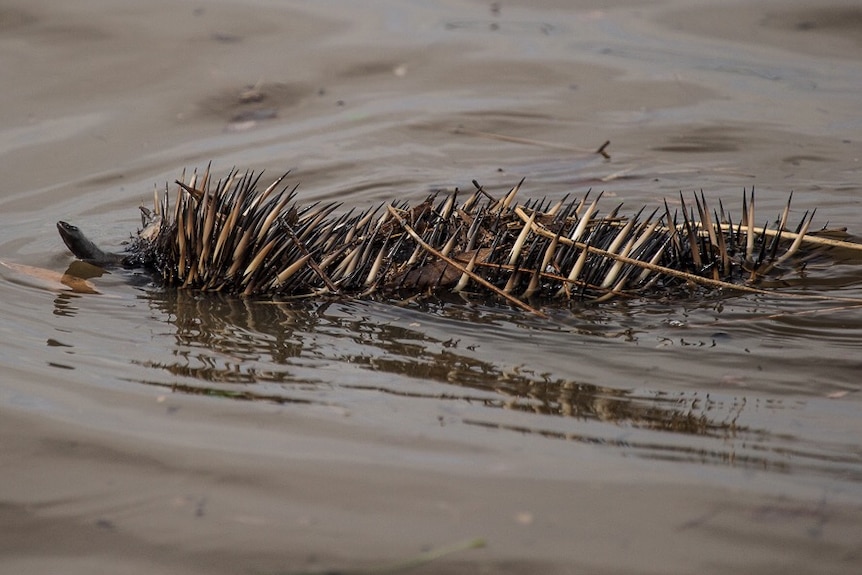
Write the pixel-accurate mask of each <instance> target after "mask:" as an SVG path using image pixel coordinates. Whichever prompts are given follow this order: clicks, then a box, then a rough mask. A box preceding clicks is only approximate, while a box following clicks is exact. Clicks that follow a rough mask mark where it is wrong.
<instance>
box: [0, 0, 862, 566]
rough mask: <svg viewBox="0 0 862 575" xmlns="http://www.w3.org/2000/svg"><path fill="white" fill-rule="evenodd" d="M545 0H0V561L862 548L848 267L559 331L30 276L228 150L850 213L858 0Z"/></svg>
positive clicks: (724, 560)
mask: <svg viewBox="0 0 862 575" xmlns="http://www.w3.org/2000/svg"><path fill="white" fill-rule="evenodd" d="M520 4H524V6H520ZM527 4H528V3H526V2H523V3H518V2H500V3H495V4H493V5H492V4H491V3H488V2H466V1H448V2H442V1H441V2H423V3H404V2H391V1H389V2H388V1H380V2H374V3H364V4H363V5H362V7H359V6H358V5H357V4H355V3H350V2H340V1H329V2H316V3H313V4H312V3H299V2H291V3H279V4H271V3H266V2H255V1H249V2H222V3H218V4H210V3H174V2H150V3H146V4H143V3H142V4H140V5H139V4H121V3H114V2H107V1H98V0H87V1H85V2H78V3H75V5H74V6H71V5H66V4H62V5H57V4H56V3H49V2H39V1H37V2H26V3H25V2H18V3H16V2H6V3H4V6H3V7H2V8H0V46H2V53H3V58H2V60H0V77H2V79H3V88H2V90H0V170H2V174H3V180H2V181H3V183H2V187H0V221H2V226H0V260H2V261H3V262H5V263H8V264H12V265H13V267H12V268H5V267H4V268H3V269H2V281H0V310H2V316H3V318H4V319H3V322H2V324H0V326H2V327H0V337H2V347H0V365H2V384H0V437H2V440H0V454H2V462H3V472H2V474H1V475H0V533H2V536H0V570H2V571H3V572H9V573H20V572H24V571H26V572H55V571H57V570H60V569H62V570H63V572H66V573H93V572H111V573H114V572H117V571H120V570H122V571H123V572H127V573H180V572H182V573H193V572H201V573H204V572H206V573H222V572H223V573H237V572H254V573H292V572H299V571H325V570H336V571H338V572H342V571H347V572H349V571H350V570H353V569H357V568H373V567H377V566H381V565H387V564H389V563H391V562H394V561H399V560H402V559H405V558H410V557H415V556H417V555H418V554H419V553H421V552H423V551H425V550H429V549H439V548H442V547H445V546H447V545H451V544H458V543H464V542H470V541H472V540H474V539H476V538H481V539H482V540H483V541H484V543H485V546H484V547H482V548H479V549H469V550H461V551H459V552H456V553H452V554H449V555H447V556H445V557H443V558H440V559H437V560H435V561H434V562H432V563H431V564H430V565H426V566H425V567H421V568H420V569H418V570H417V571H416V572H427V573H432V572H434V573H437V572H453V573H454V572H483V573H497V572H499V573H535V572H545V573H571V572H576V573H591V572H603V573H604V572H625V573H639V572H644V573H648V572H649V573H667V572H677V573H684V572H686V573H688V572H695V571H697V572H702V573H718V572H728V571H731V570H733V571H737V572H747V571H751V572H755V571H756V572H758V573H763V572H787V571H788V570H796V571H817V572H848V573H855V572H858V567H859V565H860V564H862V528H860V525H862V448H860V441H859V438H860V435H862V394H860V391H862V388H860V385H862V384H860V375H859V374H860V367H862V355H860V349H862V347H860V343H859V342H860V338H862V308H860V307H858V302H859V300H862V267H860V265H862V262H860V261H859V260H860V258H859V257H858V256H853V255H841V256H840V257H837V259H836V261H832V260H830V261H825V262H819V261H818V262H812V263H811V264H810V265H809V268H808V269H807V272H806V274H805V276H804V277H803V278H801V279H799V278H797V279H795V280H794V281H793V284H792V285H787V286H784V288H783V289H782V290H779V293H776V294H775V295H769V296H767V295H759V296H754V295H752V296H743V295H740V296H736V297H714V298H709V299H704V300H691V301H628V302H617V303H614V302H610V303H608V304H605V305H602V306H574V307H572V308H566V307H560V308H552V309H549V310H548V313H549V314H550V316H551V317H550V319H548V320H545V319H537V318H534V317H531V316H529V315H528V314H526V313H524V312H520V311H515V310H512V309H509V308H507V307H506V306H503V305H500V304H498V303H494V302H476V301H467V302H465V301H448V302H433V301H416V302H411V303H407V304H405V305H393V304H392V303H381V302H363V301H339V302H331V301H330V302H306V303H301V304H296V303H294V304H290V305H287V304H284V303H278V302H270V301H263V302H259V301H247V300H243V299H239V298H227V297H211V296H201V295H199V294H194V293H188V292H183V291H179V292H178V291H170V290H164V289H160V288H159V287H158V286H154V285H151V284H150V283H149V282H148V278H146V277H144V276H139V275H135V274H132V273H129V272H122V271H114V272H112V273H110V274H103V275H98V270H87V269H82V268H79V267H77V268H75V269H73V270H72V271H74V272H75V273H76V274H78V275H84V276H93V277H90V280H89V281H90V282H91V287H92V289H94V290H95V291H97V292H98V293H81V291H80V290H79V291H72V290H70V289H68V287H67V286H65V285H63V284H60V283H59V282H58V279H57V277H56V276H51V275H48V273H47V272H44V271H42V272H34V271H33V270H32V269H30V268H22V267H20V266H32V267H34V268H39V269H41V270H49V271H51V272H55V273H56V274H61V273H62V272H64V271H66V270H67V268H69V266H70V264H72V258H71V256H70V254H68V253H67V251H66V250H65V249H64V247H63V245H62V243H61V241H60V239H59V237H58V236H57V234H56V231H55V222H56V221H57V220H59V219H66V220H69V221H72V222H74V223H76V224H78V225H80V226H81V227H82V228H84V229H85V230H87V231H88V232H90V235H91V236H93V237H94V238H96V239H97V240H98V241H99V242H101V243H103V244H105V245H106V246H110V247H114V248H118V249H119V248H120V247H121V245H122V242H123V241H124V240H125V239H127V238H128V236H129V233H131V232H133V231H134V230H135V228H136V225H138V222H139V217H138V214H137V206H138V205H141V204H146V203H148V202H149V201H150V198H151V197H152V191H153V186H154V185H157V186H164V184H165V182H168V181H172V180H173V179H175V178H176V177H178V176H179V174H180V173H181V171H182V170H183V169H184V168H188V169H194V168H195V167H198V168H202V167H204V166H206V165H207V163H208V162H210V161H211V162H212V165H213V169H214V170H215V171H216V172H218V173H220V174H224V173H226V172H227V171H228V170H229V169H230V168H231V167H233V166H237V167H240V168H242V169H245V168H251V169H255V170H261V169H263V170H266V171H267V174H269V175H272V176H273V177H274V176H275V175H277V174H280V173H282V172H283V171H286V170H292V174H291V176H289V179H291V181H292V182H298V183H300V184H301V188H300V189H301V191H302V194H303V196H302V197H304V198H305V199H307V200H308V201H314V200H319V199H333V198H337V199H339V200H340V201H342V202H344V204H345V205H346V206H347V207H354V206H355V207H364V206H367V205H368V204H370V203H373V202H379V201H388V200H391V199H394V198H398V199H406V200H414V201H415V200H420V199H422V198H424V196H425V194H426V193H427V191H428V190H429V189H435V188H453V187H456V186H457V187H462V188H464V187H470V186H471V184H470V181H471V180H472V179H477V180H479V181H480V182H481V183H482V184H483V185H484V186H485V187H486V188H488V189H489V190H492V191H494V192H496V193H503V192H505V191H506V190H507V189H508V187H509V186H511V185H512V184H514V183H515V182H517V181H518V180H519V179H520V178H522V177H526V178H527V180H526V183H525V186H524V190H525V192H524V193H525V197H526V196H548V197H554V198H557V197H562V196H563V195H564V194H567V193H572V194H575V195H580V194H583V193H585V192H586V190H587V189H589V188H593V189H594V190H603V191H604V193H605V201H606V202H607V203H606V204H605V205H606V208H607V209H610V208H611V207H613V206H614V205H616V204H617V203H619V202H625V204H626V205H627V206H629V207H630V209H631V211H634V210H636V209H637V208H639V207H640V206H642V205H644V204H648V205H657V203H658V202H660V201H661V200H662V199H663V198H665V197H670V198H671V199H672V200H673V198H674V197H676V195H677V194H678V192H679V191H680V190H683V191H685V192H686V193H688V192H691V191H693V190H698V191H699V190H701V189H702V190H703V191H704V194H706V195H707V197H709V198H710V199H711V200H713V201H714V202H717V200H718V199H721V200H722V202H723V203H724V204H725V205H726V206H732V207H733V208H735V209H736V210H738V208H739V202H740V198H741V193H742V190H743V188H750V187H751V186H756V188H757V193H758V210H762V211H760V212H759V213H760V219H761V220H763V221H767V220H768V219H770V218H772V217H774V216H775V215H777V214H778V211H779V210H780V209H781V207H782V206H783V205H784V203H785V201H786V198H787V194H789V193H790V192H791V191H792V192H793V194H794V195H793V206H794V211H793V216H794V217H795V218H799V217H801V215H802V213H804V211H805V210H811V209H814V208H817V215H816V217H815V223H816V224H817V225H819V226H821V227H822V226H828V227H830V228H841V227H847V228H849V229H850V230H851V232H852V231H855V232H856V233H862V203H860V200H859V198H860V192H862V183H860V182H862V166H860V157H862V122H861V121H860V118H862V104H860V97H859V94H860V93H862V60H860V57H859V54H862V11H860V10H859V8H858V7H856V6H854V4H855V3H853V2H845V3H840V2H830V3H827V4H823V3H815V2H810V3H794V2H777V3H768V2H767V3H754V4H752V3H747V4H745V5H739V6H732V7H730V6H728V5H727V4H726V3H723V2H709V1H704V2H679V3H675V2H672V1H669V2H654V3H649V4H643V3H628V2H612V3H606V2H553V1H544V2H530V3H529V8H527V7H526V5H527ZM606 140H610V141H611V145H610V147H609V148H608V150H609V151H610V154H611V158H610V159H609V160H606V159H603V158H602V157H600V156H598V155H596V154H594V153H593V152H594V150H595V149H596V148H598V147H599V146H600V145H601V144H602V143H603V142H604V141H606ZM265 177H266V176H265ZM16 266H17V267H16ZM785 293H795V294H798V293H802V294H807V295H809V296H814V297H805V298H800V297H788V296H786V295H784V294H785ZM818 298H819V299H818Z"/></svg>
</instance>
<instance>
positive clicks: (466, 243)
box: [58, 171, 811, 301]
mask: <svg viewBox="0 0 862 575" xmlns="http://www.w3.org/2000/svg"><path fill="white" fill-rule="evenodd" d="M283 178H284V177H282V178H279V179H278V180H276V181H275V182H273V183H272V184H271V185H270V186H268V187H267V188H266V189H264V190H262V191H261V190H259V189H258V187H257V186H258V183H259V179H260V175H259V174H257V175H256V174H254V173H252V172H245V173H241V172H237V171H234V172H231V173H230V174H229V175H228V176H227V177H226V178H225V179H223V180H219V181H218V182H217V183H215V184H212V183H211V181H210V176H209V172H208V171H207V173H205V174H204V175H203V176H202V177H198V176H197V175H193V176H192V177H191V179H190V180H189V181H188V182H186V183H182V182H177V184H178V188H177V191H176V193H175V194H174V195H173V197H172V198H171V196H170V194H169V193H168V191H165V193H164V194H162V195H159V194H156V200H155V207H154V210H153V211H152V212H150V211H149V210H146V209H143V208H142V211H143V212H144V227H143V229H142V230H141V231H140V232H139V233H138V235H137V236H136V237H135V238H134V239H133V241H132V243H131V245H130V247H129V248H128V250H127V252H126V253H125V254H122V256H121V257H122V261H123V263H124V264H125V265H127V266H143V267H145V268H148V269H150V270H153V271H154V272H155V273H156V274H157V275H158V277H160V278H161V280H162V281H163V282H164V283H165V284H166V285H170V286H178V287H182V288H189V289H197V290H205V291H220V292H227V293H232V294H242V295H247V296H253V295H279V296H291V297H313V296H320V295H325V294H340V295H345V296H351V297H362V296H368V295H373V294H382V295H404V294H414V293H422V292H427V291H435V290H454V291H466V292H480V293H488V294H496V295H497V296H501V297H505V298H508V299H511V300H513V301H516V300H527V299H531V298H568V299H587V300H595V299H608V298H610V297H614V296H618V295H626V294H627V295H635V296H643V295H650V294H655V293H663V294H664V293H668V292H669V291H672V290H673V289H674V288H679V287H680V286H684V285H687V284H688V285H693V284H701V285H707V286H712V287H726V286H727V285H728V283H727V282H733V283H736V284H741V283H744V282H750V281H752V280H756V279H757V278H758V277H759V276H760V275H761V274H763V273H765V272H766V271H768V270H770V269H772V268H773V267H774V266H775V265H777V264H780V263H782V262H784V261H785V260H787V259H788V258H789V257H791V256H792V255H793V253H794V252H795V251H796V250H797V248H798V247H799V245H800V241H799V238H804V237H805V235H806V233H807V231H808V227H809V225H810V222H811V218H810V217H809V216H808V214H807V213H806V215H805V216H803V218H802V222H801V223H800V224H799V226H798V227H797V228H796V230H795V231H793V232H790V231H788V230H787V228H786V226H787V214H788V211H789V210H785V212H784V214H783V215H782V217H781V218H780V221H779V223H778V227H777V229H776V230H775V231H770V230H763V229H758V230H757V231H755V226H754V196H753V193H752V195H751V196H750V199H746V200H744V202H743V204H744V205H743V214H742V218H741V220H740V221H738V222H736V223H735V224H734V223H732V222H730V221H729V215H728V214H726V213H725V212H724V209H723V207H722V208H721V210H720V211H719V212H718V213H715V212H710V210H709V208H708V207H707V204H706V201H705V198H704V197H703V195H702V194H701V196H700V197H698V196H695V201H694V204H695V205H694V207H692V208H689V207H687V206H686V205H685V203H684V202H683V204H682V206H681V208H680V209H679V210H677V211H675V212H671V210H670V208H669V207H668V205H667V203H665V205H664V206H663V207H662V208H661V209H657V210H655V211H653V212H652V213H650V214H648V215H644V211H643V210H641V211H640V212H638V213H637V214H635V215H633V216H630V217H624V216H620V215H618V212H619V207H618V208H617V209H614V210H613V211H612V212H611V213H610V214H608V215H604V216H600V215H599V213H598V207H597V206H598V200H599V197H600V196H601V194H599V197H597V198H595V200H589V199H588V196H589V194H587V197H585V198H583V199H581V200H572V201H567V200H561V201H559V202H556V203H551V202H549V201H544V200H542V201H528V202H526V203H525V204H522V205H519V204H517V203H516V202H515V196H516V195H517V193H518V191H519V188H520V186H521V184H520V183H519V184H518V185H516V186H515V187H514V188H512V189H511V190H510V191H509V192H508V193H507V194H506V195H505V196H504V197H503V198H501V199H495V198H493V197H491V196H490V195H489V194H487V193H486V192H485V191H484V190H483V189H482V188H481V187H480V186H478V184H477V185H476V190H475V191H474V192H472V194H469V195H467V197H466V198H464V199H463V200H462V199H461V198H460V197H459V196H460V195H461V194H459V193H458V192H457V191H456V192H452V193H446V194H431V195H430V196H429V197H428V198H427V199H426V200H425V201H424V202H422V203H420V204H418V205H415V206H409V205H407V204H406V203H393V204H389V205H380V206H377V207H376V208H374V209H370V210H368V211H364V212H361V213H355V212H353V211H351V212H348V213H344V214H341V215H338V214H336V211H337V210H338V208H339V205H338V204H335V203H315V204H311V205H307V206H303V205H301V204H299V203H297V202H296V199H295V198H296V189H295V188H287V187H283V186H282V181H283ZM474 183H475V182H474ZM695 211H696V213H697V216H695ZM58 227H59V229H60V232H61V235H62V236H63V239H64V240H65V241H66V244H67V245H68V246H69V248H70V249H71V250H72V252H73V253H75V255H76V256H78V257H79V258H81V259H91V260H98V259H99V258H98V257H94V253H96V252H94V251H93V250H98V248H96V247H95V245H93V244H92V243H86V238H84V237H83V235H79V232H78V231H77V229H76V228H74V226H70V225H69V224H65V223H64V222H60V223H59V224H58ZM70 229H71V230H70ZM788 238H795V239H796V241H791V240H790V239H788ZM99 253H101V252H99ZM103 255H105V254H103ZM109 255H110V254H108V255H105V257H106V258H108V256H109ZM110 261H115V260H113V259H111V258H108V260H107V261H106V262H105V263H110ZM97 263H99V262H98V261H97Z"/></svg>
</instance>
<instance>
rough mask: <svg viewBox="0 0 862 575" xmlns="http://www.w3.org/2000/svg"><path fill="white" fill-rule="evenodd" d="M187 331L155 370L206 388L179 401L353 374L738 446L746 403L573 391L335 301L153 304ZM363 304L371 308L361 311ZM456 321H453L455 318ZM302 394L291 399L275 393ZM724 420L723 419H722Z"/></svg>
mask: <svg viewBox="0 0 862 575" xmlns="http://www.w3.org/2000/svg"><path fill="white" fill-rule="evenodd" d="M150 297H151V303H152V305H154V306H155V307H157V308H159V309H160V310H161V311H162V312H164V313H166V314H167V316H168V317H169V318H170V319H169V323H170V324H172V325H173V327H174V328H175V330H176V331H175V334H174V337H175V339H176V347H175V349H174V350H173V355H174V357H175V360H174V361H172V362H149V363H148V365H147V367H151V368H156V369H159V370H164V371H167V372H168V373H170V374H172V375H174V376H180V377H183V378H190V379H192V380H195V382H196V383H194V384H193V385H183V386H177V385H176V384H170V387H171V388H172V389H173V390H176V391H182V392H186V393H210V394H217V395H223V396H225V397H233V398H239V399H261V400H267V401H276V402H290V401H305V400H301V399H299V398H297V397H296V396H295V392H296V391H297V388H299V389H300V390H302V389H305V388H308V386H309V385H314V384H315V383H317V384H320V385H325V386H329V385H331V384H332V383H333V382H332V381H323V380H319V381H315V380H314V379H310V378H309V377H308V374H309V370H308V369H307V368H309V367H310V368H312V374H313V371H314V370H313V368H316V367H323V366H325V365H327V364H332V363H335V364H342V365H344V364H348V365H351V366H357V367H360V368H363V369H368V370H371V371H374V372H379V373H382V374H390V375H393V376H396V377H403V378H408V379H410V380H419V381H431V382H438V383H442V384H447V385H451V386H457V387H455V388H450V389H446V390H445V391H442V392H441V391H440V388H439V387H435V388H434V391H431V392H427V393H426V392H423V391H417V389H416V388H415V387H413V386H410V387H408V388H407V389H402V388H401V387H400V386H395V385H385V384H380V385H376V384H369V383H367V379H366V380H363V382H362V383H352V382H349V381H348V382H338V384H337V385H338V386H339V387H341V388H346V389H354V390H375V391H377V392H382V393H386V394H392V395H400V396H407V397H417V398H419V397H428V398H436V399H444V400H445V399H451V400H467V401H472V402H476V403H478V404H480V405H483V406H487V407H495V408H502V409H508V410H515V411H520V412H525V413H534V414H541V415H552V416H563V417H571V418H577V419H581V420H597V421H604V422H612V423H616V424H618V425H625V426H627V427H633V428H645V429H653V430H667V431H673V432H677V433H685V434H694V435H706V436H713V437H725V438H727V437H730V436H732V435H733V434H735V433H736V432H738V431H740V429H739V428H738V427H737V425H736V419H737V416H738V412H739V411H740V410H741V409H742V407H743V403H740V404H738V405H733V406H729V407H728V406H724V405H721V402H716V401H714V400H711V399H710V398H709V396H708V395H707V396H706V397H705V398H701V397H700V396H698V394H696V393H695V394H686V393H682V394H676V395H674V396H671V395H669V394H666V393H663V392H654V393H643V392H634V391H628V390H622V389H614V388H610V387H604V386H600V385H594V384H591V383H586V382H576V381H566V380H563V379H559V378H553V377H551V376H550V375H549V374H540V373H535V372H532V371H530V370H528V369H526V368H520V369H511V370H504V369H502V368H501V367H499V366H497V365H494V364H492V363H490V362H487V361H484V360H481V359H478V358H477V357H475V356H474V355H473V354H471V351H472V350H471V346H469V345H468V346H466V347H465V349H464V351H463V352H462V351H461V350H460V349H459V347H460V346H461V345H462V343H461V342H460V340H458V339H456V338H452V339H448V340H442V339H439V338H436V337H433V336H432V335H430V334H428V333H426V332H425V331H423V329H421V328H420V327H419V326H417V327H415V328H414V327H412V326H410V325H409V324H408V325H406V326H405V325H399V324H395V323H393V322H386V321H375V320H373V319H372V318H370V317H368V315H366V314H356V313H351V311H353V312H355V311H356V310H355V309H354V310H349V309H346V308H345V307H344V306H343V305H342V304H335V303H332V302H322V303H321V302H317V303H308V302H305V301H303V302H301V303H294V302H291V303H285V302H271V301H254V300H249V299H240V298H232V297H219V296H213V295H204V294H198V293H191V292H187V291H183V290H169V291H161V292H155V293H152V294H150ZM357 305H361V304H357ZM444 310H445V311H444ZM439 312H440V313H445V314H446V318H447V319H454V320H457V321H460V322H469V323H471V324H474V325H475V324H481V323H486V324H488V329H489V330H491V329H494V325H493V323H494V321H495V318H494V316H493V314H485V313H482V312H481V311H480V310H477V309H473V308H469V307H467V306H463V305H462V306H455V305H450V306H445V307H441V308H440V311H439ZM265 384H281V385H287V384H290V385H292V386H293V387H292V388H291V387H282V392H278V393H276V392H273V391H272V390H273V388H274V386H272V385H265ZM717 414H720V415H717Z"/></svg>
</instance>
